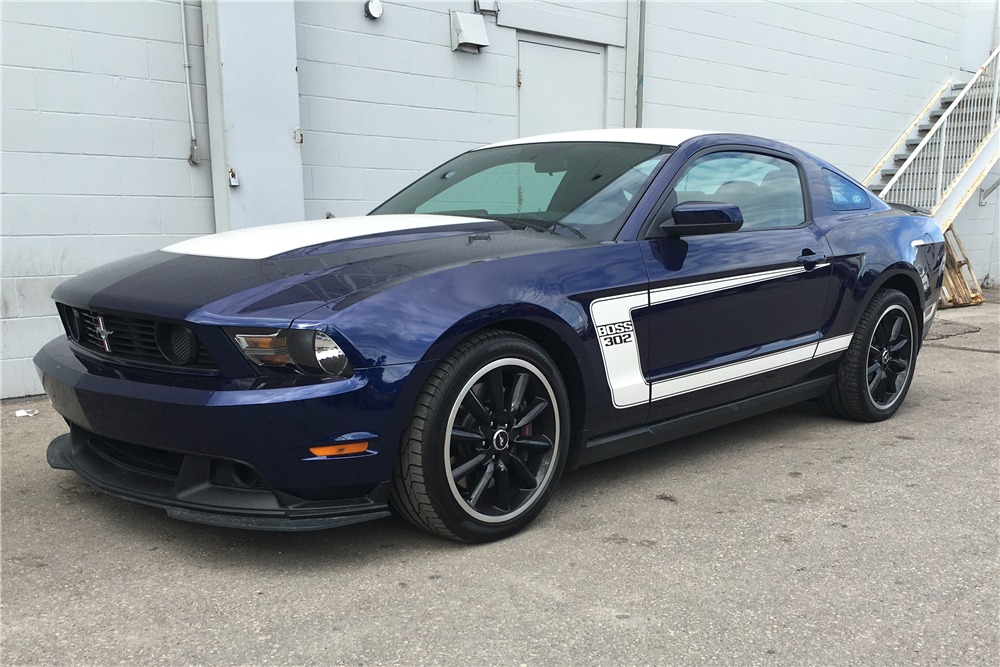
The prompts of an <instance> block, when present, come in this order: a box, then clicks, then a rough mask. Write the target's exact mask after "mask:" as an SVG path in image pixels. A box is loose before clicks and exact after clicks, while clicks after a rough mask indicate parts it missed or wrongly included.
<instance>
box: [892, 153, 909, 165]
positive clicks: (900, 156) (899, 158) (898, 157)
mask: <svg viewBox="0 0 1000 667" xmlns="http://www.w3.org/2000/svg"><path fill="white" fill-rule="evenodd" d="M911 155H913V151H909V152H906V153H896V154H895V155H893V156H892V159H893V161H894V162H906V161H907V160H909V159H910V156H911Z"/></svg>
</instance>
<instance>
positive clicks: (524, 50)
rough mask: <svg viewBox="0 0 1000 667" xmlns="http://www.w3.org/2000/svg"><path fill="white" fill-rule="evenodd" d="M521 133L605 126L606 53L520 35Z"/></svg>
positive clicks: (543, 132)
mask: <svg viewBox="0 0 1000 667" xmlns="http://www.w3.org/2000/svg"><path fill="white" fill-rule="evenodd" d="M517 64H518V89H517V90H518V96H517V101H518V106H517V116H518V117H517V129H518V136H521V137H531V136H534V135H536V134H549V133H551V132H568V131H571V130H596V129H600V128H603V127H604V91H605V86H604V54H603V52H602V51H600V50H599V47H593V50H590V49H587V47H586V46H583V45H581V48H572V47H564V46H555V45H552V44H540V43H537V42H533V41H527V40H519V41H518V43H517Z"/></svg>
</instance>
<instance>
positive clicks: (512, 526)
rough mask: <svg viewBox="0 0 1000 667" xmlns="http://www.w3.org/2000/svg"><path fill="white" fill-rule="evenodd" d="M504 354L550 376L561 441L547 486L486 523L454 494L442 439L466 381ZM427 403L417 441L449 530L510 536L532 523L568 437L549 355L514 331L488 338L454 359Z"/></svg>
mask: <svg viewBox="0 0 1000 667" xmlns="http://www.w3.org/2000/svg"><path fill="white" fill-rule="evenodd" d="M504 358H514V359H521V360H524V361H527V362H529V363H531V364H532V365H534V366H536V367H537V368H538V369H539V370H540V371H541V372H542V373H543V374H544V375H545V378H546V379H547V380H548V381H549V384H550V385H551V386H552V392H553V393H554V394H555V398H556V404H557V409H558V410H559V422H560V428H559V443H558V447H557V451H556V456H555V460H554V461H553V462H552V464H551V465H553V466H554V470H553V472H552V474H551V476H550V477H549V482H548V486H547V488H545V489H543V490H542V492H541V493H539V494H538V495H537V496H536V497H535V498H534V500H533V501H532V506H531V507H529V508H528V509H527V510H526V511H524V512H523V513H521V514H520V515H518V516H516V517H514V518H513V519H511V520H509V521H504V522H499V523H486V522H484V521H480V520H478V519H476V518H474V517H472V516H470V515H469V514H467V513H466V511H465V510H464V509H462V507H461V505H460V504H459V503H458V501H457V500H456V499H455V497H454V495H453V494H452V491H451V487H450V485H449V484H448V479H447V477H446V475H447V474H449V472H450V470H451V466H450V464H449V463H448V462H446V461H445V460H444V441H445V434H446V433H447V429H448V422H449V419H450V416H451V410H452V408H453V407H454V405H455V403H456V402H457V401H458V400H460V399H461V394H462V392H463V389H464V387H465V385H466V383H467V382H468V381H469V380H470V379H471V378H472V377H473V376H474V375H475V374H476V373H477V372H478V371H479V370H480V369H481V368H483V367H484V366H486V365H487V364H489V363H491V362H493V361H496V360H498V359H504ZM430 408H431V414H430V415H429V418H428V428H427V429H426V430H425V432H424V436H425V437H424V438H423V440H422V442H421V450H422V451H421V454H422V458H423V461H424V464H425V465H424V471H423V473H424V483H425V484H426V486H427V490H428V495H429V497H430V500H431V503H432V504H433V505H434V509H435V510H436V512H437V513H438V514H439V516H441V518H442V519H444V520H445V522H446V523H447V525H448V527H449V529H450V530H451V531H452V532H453V533H455V535H456V536H457V537H459V538H460V539H463V540H467V541H469V542H486V541H492V540H497V539H502V538H504V537H507V536H509V535H512V534H514V533H516V532H517V531H519V530H521V529H522V528H524V527H525V526H527V525H528V524H529V523H531V521H533V520H534V519H535V517H537V516H538V515H539V514H540V513H541V511H542V510H543V509H544V508H545V505H546V504H547V503H548V499H549V497H550V496H551V495H552V492H553V491H554V490H555V487H556V485H557V483H558V481H559V478H560V477H561V476H562V472H563V468H564V467H565V465H566V458H567V453H568V449H569V442H570V437H569V435H570V413H569V396H568V392H567V391H566V386H565V384H564V383H563V380H562V376H561V374H560V373H559V370H558V368H557V367H556V365H555V363H554V362H553V361H552V359H551V358H550V357H549V356H548V355H547V354H546V353H545V352H544V351H543V350H542V349H540V348H538V347H537V346H536V345H534V344H533V343H531V342H530V341H528V340H527V339H525V338H522V337H520V336H517V335H515V334H510V335H505V336H503V337H502V338H500V339H497V340H493V341H490V342H489V343H487V344H485V345H483V346H482V347H479V348H477V349H475V350H473V351H471V352H470V353H469V354H467V355H466V356H463V357H461V358H459V359H458V360H457V361H456V363H455V366H454V368H453V370H452V371H451V372H450V373H448V375H447V376H446V380H445V387H444V390H443V391H442V392H441V393H440V395H438V396H435V398H434V401H433V402H432V404H431V406H430Z"/></svg>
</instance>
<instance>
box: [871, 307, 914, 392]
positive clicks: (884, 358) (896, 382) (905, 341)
mask: <svg viewBox="0 0 1000 667" xmlns="http://www.w3.org/2000/svg"><path fill="white" fill-rule="evenodd" d="M912 357H913V324H912V323H911V321H910V317H909V314H908V313H907V312H906V311H905V310H903V307H902V306H899V305H894V306H890V307H889V308H887V309H886V310H884V311H883V312H882V316H881V317H880V318H879V321H878V323H877V324H876V325H875V331H874V332H873V333H872V338H871V341H870V342H869V344H868V365H867V380H868V397H869V398H870V399H871V401H872V403H874V404H875V405H876V406H877V407H878V408H880V409H882V410H885V409H887V408H889V407H890V406H891V405H892V404H893V403H895V402H896V401H897V400H899V398H900V396H901V390H902V388H903V387H904V386H906V383H907V380H908V379H909V375H910V368H911V361H912Z"/></svg>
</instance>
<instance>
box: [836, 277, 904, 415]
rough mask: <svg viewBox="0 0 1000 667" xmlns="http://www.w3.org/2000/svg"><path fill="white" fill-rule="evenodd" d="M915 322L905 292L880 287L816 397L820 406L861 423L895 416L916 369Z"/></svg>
mask: <svg viewBox="0 0 1000 667" xmlns="http://www.w3.org/2000/svg"><path fill="white" fill-rule="evenodd" d="M916 321H917V320H916V315H915V313H914V310H913V304H911V303H910V300H909V299H908V298H907V297H906V295H905V294H903V293H902V292H900V291H899V290H894V289H882V290H879V292H878V293H877V294H875V297H874V298H873V299H872V300H871V303H869V304H868V307H867V308H866V309H865V312H864V314H863V315H862V316H861V321H860V322H859V323H858V328H857V330H856V331H855V332H854V338H853V339H852V340H851V344H850V346H849V347H848V348H847V351H846V352H844V356H843V357H842V358H841V360H840V364H839V366H838V367H837V378H836V381H835V382H834V385H833V386H832V387H831V388H830V390H829V392H827V394H826V395H825V396H823V397H822V398H821V399H820V404H821V405H822V406H823V408H824V409H826V410H827V412H829V413H831V414H833V415H836V416H838V417H842V418H844V419H853V420H856V421H865V422H876V421H882V420H884V419H888V418H889V417H892V416H893V415H894V414H896V411H897V410H899V407H900V406H901V405H902V404H903V401H904V400H905V398H906V394H907V392H908V391H909V390H910V383H911V382H912V381H913V372H914V370H915V368H916V362H917V348H918V336H919V331H918V329H917V326H916Z"/></svg>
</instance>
